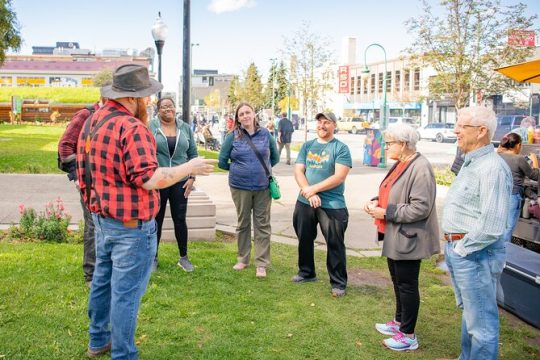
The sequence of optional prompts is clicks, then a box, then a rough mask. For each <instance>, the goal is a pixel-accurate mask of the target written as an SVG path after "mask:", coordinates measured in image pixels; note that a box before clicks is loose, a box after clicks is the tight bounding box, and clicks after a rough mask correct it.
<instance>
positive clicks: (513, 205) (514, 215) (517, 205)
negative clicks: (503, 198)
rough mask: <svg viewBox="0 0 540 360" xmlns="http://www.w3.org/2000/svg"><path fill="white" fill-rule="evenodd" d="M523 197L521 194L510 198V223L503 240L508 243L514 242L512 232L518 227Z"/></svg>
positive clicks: (507, 225)
mask: <svg viewBox="0 0 540 360" xmlns="http://www.w3.org/2000/svg"><path fill="white" fill-rule="evenodd" d="M522 199H523V197H522V196H521V194H520V193H517V194H512V195H511V196H510V209H509V211H508V223H507V224H506V230H505V231H504V234H503V239H504V240H505V241H506V242H510V240H512V232H513V231H514V228H515V227H516V224H517V221H518V219H519V214H520V212H521V200H522Z"/></svg>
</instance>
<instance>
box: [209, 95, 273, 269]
mask: <svg viewBox="0 0 540 360" xmlns="http://www.w3.org/2000/svg"><path fill="white" fill-rule="evenodd" d="M234 120H235V122H234V130H233V131H232V132H230V133H229V134H227V137H226V138H225V142H224V144H223V147H222V148H221V152H220V153H219V167H220V168H221V169H224V170H229V186H230V189H231V195H232V199H233V202H234V205H235V207H236V215H237V217H238V225H237V228H236V238H237V241H238V255H237V262H236V264H235V265H234V267H233V269H235V270H238V271H240V270H243V269H245V268H247V267H248V265H249V263H250V258H251V218H252V217H253V232H254V244H255V265H256V272H255V275H256V276H257V277H260V278H263V277H266V268H267V267H268V266H269V265H270V237H271V234H272V228H271V225H270V213H271V205H272V198H271V197H270V192H269V190H268V186H269V178H268V174H267V172H266V170H265V167H266V169H268V170H269V171H271V169H272V167H273V166H274V165H276V164H277V163H278V162H279V155H278V152H277V148H276V143H275V140H274V138H273V137H272V136H271V135H270V132H269V131H268V130H267V129H265V128H262V127H260V126H259V123H258V122H257V119H256V115H255V111H254V109H253V107H252V106H251V105H249V104H247V103H241V104H239V105H238V107H237V108H236V112H235V116H234Z"/></svg>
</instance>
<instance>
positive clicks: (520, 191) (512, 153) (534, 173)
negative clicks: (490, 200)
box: [497, 133, 538, 242]
mask: <svg viewBox="0 0 540 360" xmlns="http://www.w3.org/2000/svg"><path fill="white" fill-rule="evenodd" d="M521 144H522V139H521V136H519V135H518V134H516V133H509V134H506V135H504V136H503V138H502V139H501V142H500V144H499V148H498V149H497V152H498V153H499V155H501V157H502V158H503V159H504V161H505V162H506V164H507V165H508V167H509V168H510V171H512V196H511V198H510V212H509V214H508V222H507V224H506V231H505V232H504V235H503V237H504V239H505V240H506V242H510V240H512V232H513V231H514V228H515V227H516V224H517V221H518V219H519V215H520V213H521V202H522V200H523V195H524V193H525V187H524V186H523V183H524V180H525V178H526V177H527V178H529V179H532V180H538V158H537V157H536V154H535V153H530V154H529V155H528V157H529V159H530V160H531V161H532V164H533V166H532V167H531V165H529V162H528V161H527V159H526V158H525V156H523V155H520V153H521Z"/></svg>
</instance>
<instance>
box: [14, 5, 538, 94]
mask: <svg viewBox="0 0 540 360" xmlns="http://www.w3.org/2000/svg"><path fill="white" fill-rule="evenodd" d="M12 1H13V8H14V10H15V12H16V13H17V18H18V21H19V24H20V26H21V36H22V38H23V46H22V48H21V51H20V52H19V53H20V54H31V53H32V46H54V45H55V43H56V42H57V41H62V42H78V43H79V44H80V46H81V48H84V49H90V50H94V51H99V50H102V49H105V48H107V49H110V48H123V49H126V48H127V49H130V48H131V49H137V50H139V51H141V50H144V49H146V48H148V47H152V48H155V45H154V40H153V38H152V34H151V29H152V25H153V24H154V22H155V21H156V18H157V14H158V12H161V16H162V19H163V21H164V22H165V24H167V26H168V28H169V32H168V37H167V39H166V40H165V46H164V48H163V55H162V82H163V84H164V87H165V88H164V91H175V92H177V91H178V84H179V77H180V75H181V73H182V26H183V25H182V21H183V3H184V1H183V0H151V1H148V0H146V1H145V0H129V1H124V0H107V1H106V0H92V1H89V0H46V1H44V0H12ZM428 1H429V2H430V3H433V4H434V5H435V4H438V3H439V0H428ZM502 2H503V4H506V5H508V4H515V3H516V2H517V0H503V1H502ZM522 2H523V3H525V4H527V13H528V15H533V14H540V0H522ZM420 4H421V3H420V1H419V0H191V42H192V43H197V44H199V45H198V46H194V47H193V52H192V67H193V69H215V70H218V71H219V72H220V73H226V74H242V73H243V72H245V70H246V69H247V67H248V65H249V64H250V63H251V62H254V63H255V64H256V65H257V67H258V69H259V71H260V72H261V73H262V74H263V76H266V74H267V73H268V71H269V69H270V66H271V60H270V59H272V58H277V59H284V58H285V57H284V55H283V50H284V48H285V39H286V38H290V37H291V36H292V35H293V34H294V33H295V32H297V31H298V30H299V29H300V28H301V26H303V25H304V24H306V23H307V24H308V25H309V26H310V28H311V30H312V32H314V33H316V34H318V35H320V36H321V37H324V38H325V39H327V40H328V41H329V43H330V46H331V50H332V52H333V53H334V54H335V62H336V63H338V62H339V59H340V55H341V42H342V39H343V38H344V37H346V36H353V37H356V38H357V62H359V63H360V62H363V56H364V49H365V48H366V47H367V46H368V45H369V44H371V43H374V42H376V43H379V44H381V45H383V46H384V47H385V49H386V52H387V55H388V58H392V57H397V56H398V55H399V54H400V51H402V50H403V49H404V48H406V47H407V46H408V45H409V44H410V42H411V37H410V36H409V35H408V34H407V31H406V27H405V24H404V22H405V21H406V20H407V19H408V18H411V17H414V16H417V15H419V14H421V6H420ZM535 28H537V29H538V28H540V21H539V20H538V19H537V20H536V23H535ZM539 42H540V41H539V40H538V33H537V44H538V43H539ZM367 55H368V56H367V61H368V62H372V61H379V60H382V58H383V57H382V56H383V55H382V52H380V51H378V50H377V48H371V49H370V51H369V53H368V54H367ZM156 58H157V57H156ZM156 62H157V60H156ZM156 69H157V64H156Z"/></svg>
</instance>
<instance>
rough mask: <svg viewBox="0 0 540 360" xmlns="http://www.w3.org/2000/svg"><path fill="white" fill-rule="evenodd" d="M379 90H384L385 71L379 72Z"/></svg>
mask: <svg viewBox="0 0 540 360" xmlns="http://www.w3.org/2000/svg"><path fill="white" fill-rule="evenodd" d="M378 76H379V92H382V84H383V77H382V76H383V73H379V75H378Z"/></svg>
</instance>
